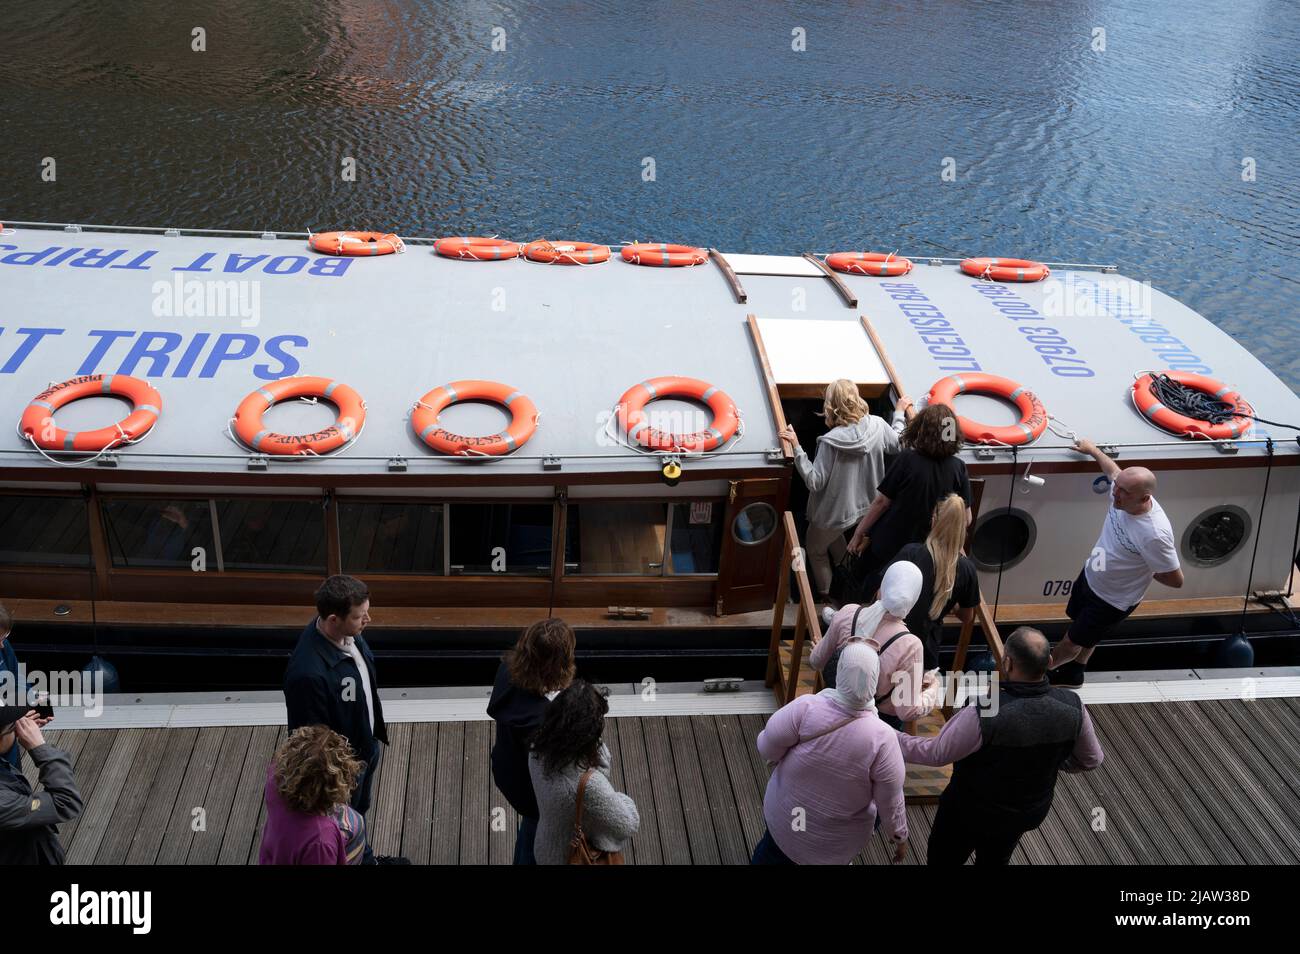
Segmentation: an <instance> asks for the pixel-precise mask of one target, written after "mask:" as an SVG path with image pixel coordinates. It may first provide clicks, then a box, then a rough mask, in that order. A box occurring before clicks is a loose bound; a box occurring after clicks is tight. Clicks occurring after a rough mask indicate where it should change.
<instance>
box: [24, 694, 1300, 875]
mask: <svg viewBox="0 0 1300 954" xmlns="http://www.w3.org/2000/svg"><path fill="white" fill-rule="evenodd" d="M1288 682H1294V680H1288ZM462 701H463V702H465V703H472V704H477V701H476V700H469V699H465V700H462ZM726 708H727V707H726V706H723V707H721V709H722V711H714V712H711V713H710V714H690V715H683V714H675V715H654V716H647V715H621V716H618V717H611V718H610V719H609V720H608V723H607V725H608V730H607V736H608V738H607V742H608V744H609V747H610V750H611V752H612V755H613V776H614V784H615V785H616V786H617V788H618V789H620V790H621V791H625V792H627V793H629V794H630V795H632V797H633V798H634V799H635V800H636V803H637V806H638V808H639V810H640V812H641V832H640V834H638V835H637V836H636V838H635V839H633V842H632V845H631V848H630V850H629V851H628V858H627V860H628V862H629V863H632V864H744V863H746V862H747V861H748V859H749V855H750V852H751V850H752V849H753V847H754V845H755V844H756V843H757V842H758V840H759V838H760V837H761V836H762V834H763V829H764V822H763V810H762V793H763V790H764V786H765V785H766V782H767V777H768V770H767V767H766V766H765V764H764V762H763V759H762V758H761V757H760V756H759V754H758V752H757V750H756V748H755V746H754V739H755V737H756V736H757V735H758V733H759V731H760V730H761V729H762V727H763V724H764V722H765V719H766V717H765V715H763V714H762V713H761V712H753V711H749V712H745V711H740V710H738V709H737V708H736V707H734V706H733V707H732V711H726ZM742 708H743V707H742ZM615 711H617V708H616V709H615ZM669 711H672V710H669ZM1089 711H1090V712H1091V713H1092V716H1093V719H1094V722H1095V724H1096V727H1097V730H1098V733H1099V735H1100V738H1101V741H1102V745H1103V746H1104V748H1105V752H1106V761H1105V763H1104V765H1103V766H1102V767H1101V768H1100V769H1098V770H1097V771H1095V772H1092V773H1088V774H1085V775H1066V774H1064V773H1063V774H1062V775H1061V781H1060V783H1059V784H1058V786H1057V790H1056V800H1055V803H1054V805H1053V808H1052V813H1051V816H1050V817H1049V818H1048V820H1047V822H1046V823H1045V824H1044V825H1043V826H1042V828H1041V829H1040V830H1038V831H1037V832H1034V833H1031V834H1029V835H1027V836H1026V837H1025V838H1024V839H1023V840H1022V841H1021V844H1020V847H1019V849H1018V850H1017V852H1016V854H1015V857H1014V859H1013V861H1014V862H1015V863H1020V864H1080V863H1083V864H1296V863H1300V698H1297V696H1296V695H1289V696H1277V697H1272V698H1257V699H1255V700H1253V701H1244V700H1242V699H1240V698H1226V699H1225V698H1195V699H1189V700H1185V701H1169V700H1168V699H1165V700H1163V701H1155V702H1150V701H1148V702H1118V701H1116V702H1110V703H1099V702H1096V701H1089ZM245 721H253V722H257V721H262V722H266V721H268V720H267V719H265V718H262V719H260V720H259V719H256V718H255V719H251V720H245ZM494 729H495V727H494V724H493V723H492V722H491V721H490V720H487V719H485V718H482V717H479V716H475V715H470V716H465V717H458V718H455V719H452V720H446V721H405V722H397V723H395V724H392V725H390V727H389V731H390V737H391V745H390V746H389V748H388V750H387V752H386V754H385V757H384V761H383V763H382V764H381V766H380V770H379V776H378V779H377V783H376V788H375V796H374V804H373V805H372V808H371V811H370V815H369V818H368V822H369V824H370V831H371V834H372V838H373V843H374V846H375V850H376V852H377V853H379V854H401V855H405V856H407V857H409V858H410V859H411V861H412V862H413V863H416V864H508V863H509V862H510V860H511V857H512V852H513V848H514V838H515V827H516V817H515V814H514V812H513V811H512V810H511V809H510V807H509V805H508V804H507V803H506V802H505V800H504V799H503V798H502V797H501V795H500V793H499V792H498V791H497V790H496V787H495V786H494V785H493V783H492V778H491V771H490V767H489V758H488V753H489V751H490V750H491V746H492V741H493V735H494ZM48 735H49V739H50V741H52V742H53V743H54V744H55V745H56V746H58V747H60V748H63V749H65V750H67V751H68V752H70V753H71V754H72V756H73V760H74V764H75V768H76V775H77V779H78V782H79V784H80V786H81V790H82V793H83V795H84V797H85V802H86V805H85V811H84V813H83V814H82V816H81V817H80V818H79V819H77V820H75V821H73V822H70V823H68V824H67V825H64V826H63V828H62V839H63V844H64V847H65V849H66V850H67V857H68V862H69V863H71V864H91V863H93V864H112V865H119V864H190V865H210V864H255V863H256V861H257V849H258V843H259V839H260V835H261V828H262V825H263V823H264V819H265V814H264V808H263V801H262V788H263V783H264V779H265V767H266V763H267V761H268V760H269V759H270V758H271V754H272V752H273V751H274V750H275V748H276V746H277V745H278V744H279V743H280V741H281V740H282V739H283V738H284V735H285V730H284V728H283V725H281V724H238V725H186V726H179V727H177V726H174V725H173V726H169V725H166V724H164V725H150V726H136V727H126V728H109V727H105V728H69V729H64V730H61V731H56V732H50V733H48ZM25 764H26V766H27V769H28V772H29V775H31V774H32V767H31V765H30V762H27V763H25ZM935 811H936V806H935V805H934V804H909V807H908V822H909V827H910V829H911V839H910V849H909V853H908V858H907V862H906V863H907V864H918V863H923V862H924V859H925V846H926V839H927V837H928V835H929V832H930V827H931V824H932V823H933V820H934V815H935ZM858 861H859V862H862V863H867V864H886V863H888V857H887V854H886V846H885V844H884V843H883V840H882V838H881V837H880V836H878V835H877V836H875V837H873V838H872V840H871V841H870V842H869V843H868V844H867V845H866V846H865V848H864V851H863V852H862V854H861V855H860V856H859V858H858Z"/></svg>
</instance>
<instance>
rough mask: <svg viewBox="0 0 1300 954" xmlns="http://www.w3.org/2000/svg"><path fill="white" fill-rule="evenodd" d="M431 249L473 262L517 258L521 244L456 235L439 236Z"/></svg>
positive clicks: (446, 255)
mask: <svg viewBox="0 0 1300 954" xmlns="http://www.w3.org/2000/svg"><path fill="white" fill-rule="evenodd" d="M433 250H434V251H435V252H437V253H438V254H439V255H442V256H444V257H446V258H467V259H470V260H471V261H475V262H496V261H503V260H505V259H511V258H518V257H519V254H520V252H522V251H523V246H522V245H520V244H519V243H518V242H508V241H506V240H505V239H494V238H481V237H479V236H475V235H458V236H453V237H449V238H440V239H438V241H436V242H434V243H433Z"/></svg>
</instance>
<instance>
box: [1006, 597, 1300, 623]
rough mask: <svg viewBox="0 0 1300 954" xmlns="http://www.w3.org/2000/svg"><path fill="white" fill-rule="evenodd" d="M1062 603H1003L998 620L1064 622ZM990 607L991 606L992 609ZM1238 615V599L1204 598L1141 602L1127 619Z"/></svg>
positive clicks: (1252, 607)
mask: <svg viewBox="0 0 1300 954" xmlns="http://www.w3.org/2000/svg"><path fill="white" fill-rule="evenodd" d="M1065 605H1066V604H1064V603H1003V604H1002V605H1000V606H999V607H998V608H997V621H998V623H999V624H1001V625H1010V624H1013V623H1014V624H1016V625H1020V624H1028V623H1063V622H1066V621H1068V620H1069V617H1068V616H1066V615H1065ZM1290 605H1291V606H1292V607H1293V608H1295V607H1296V606H1297V605H1300V598H1297V597H1292V599H1291V601H1290ZM991 608H992V607H990V609H991ZM1240 612H1241V597H1240V596H1219V597H1203V598H1200V599H1187V600H1144V601H1143V602H1142V603H1140V604H1139V605H1138V608H1137V609H1135V610H1134V611H1133V612H1132V614H1131V615H1130V616H1129V617H1128V618H1129V619H1175V618H1178V617H1193V618H1194V617H1201V616H1224V615H1233V614H1239V613H1240ZM1246 612H1247V613H1272V612H1276V610H1275V609H1274V608H1273V607H1271V606H1265V605H1264V604H1262V603H1257V602H1254V601H1252V602H1251V603H1250V604H1249V605H1248V606H1247V608H1246Z"/></svg>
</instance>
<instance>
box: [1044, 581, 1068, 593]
mask: <svg viewBox="0 0 1300 954" xmlns="http://www.w3.org/2000/svg"><path fill="white" fill-rule="evenodd" d="M1073 585H1074V580H1048V581H1047V582H1046V583H1044V584H1043V595H1044V596H1069V595H1070V587H1071V586H1073Z"/></svg>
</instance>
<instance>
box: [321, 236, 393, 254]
mask: <svg viewBox="0 0 1300 954" xmlns="http://www.w3.org/2000/svg"><path fill="white" fill-rule="evenodd" d="M307 241H308V244H310V245H311V247H312V248H313V249H315V250H316V251H318V252H324V253H325V254H326V255H392V254H393V253H394V252H401V251H404V250H405V249H406V246H405V245H403V244H402V240H401V239H399V238H398V237H397V236H396V235H394V234H393V233H391V232H389V233H387V234H385V233H383V232H317V233H316V234H315V235H313V236H312V237H311V238H310V239H308V240H307Z"/></svg>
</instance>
